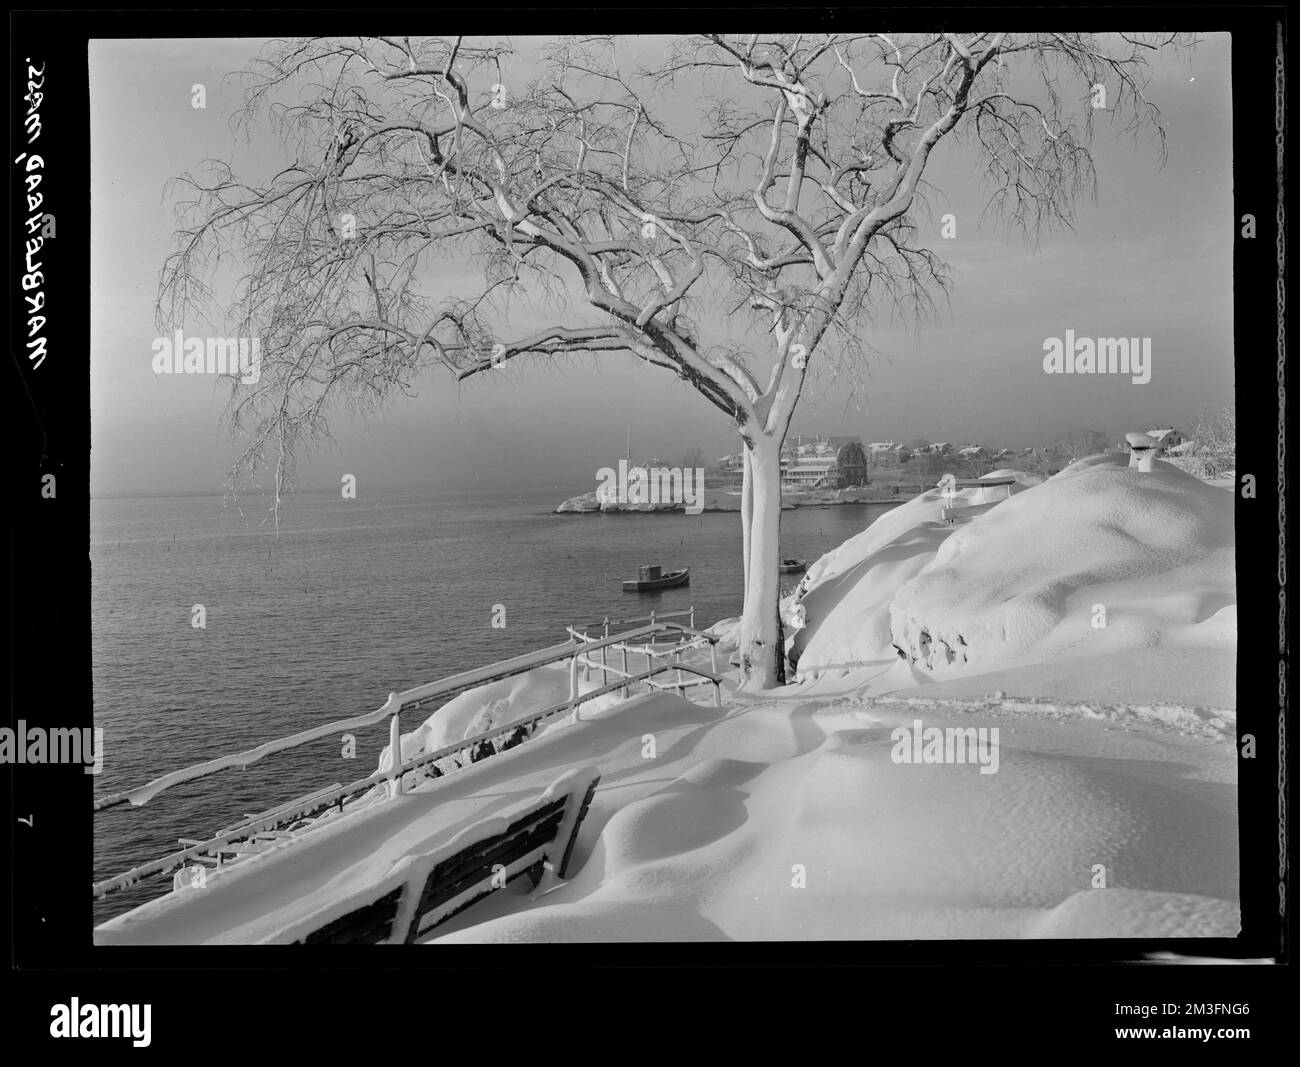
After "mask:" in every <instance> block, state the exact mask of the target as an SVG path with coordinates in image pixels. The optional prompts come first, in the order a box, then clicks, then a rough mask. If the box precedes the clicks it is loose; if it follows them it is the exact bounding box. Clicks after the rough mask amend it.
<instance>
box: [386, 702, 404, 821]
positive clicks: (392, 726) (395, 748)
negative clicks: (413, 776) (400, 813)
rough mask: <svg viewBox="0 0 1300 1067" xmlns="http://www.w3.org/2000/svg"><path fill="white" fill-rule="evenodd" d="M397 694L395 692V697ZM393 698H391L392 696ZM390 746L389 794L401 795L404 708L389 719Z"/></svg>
mask: <svg viewBox="0 0 1300 1067" xmlns="http://www.w3.org/2000/svg"><path fill="white" fill-rule="evenodd" d="M396 695H397V694H393V696H394V697H395V696H396ZM390 699H391V698H390ZM388 746H389V751H390V752H392V754H393V764H392V778H391V783H392V786H391V789H390V790H389V796H393V797H396V796H400V795H401V793H402V771H401V767H402V709H401V707H400V706H399V707H398V709H397V710H396V711H395V712H393V717H392V718H391V719H389V720H388Z"/></svg>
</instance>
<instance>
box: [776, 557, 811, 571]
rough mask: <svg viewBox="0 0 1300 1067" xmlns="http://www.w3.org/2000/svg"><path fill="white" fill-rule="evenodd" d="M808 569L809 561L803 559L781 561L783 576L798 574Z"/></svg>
mask: <svg viewBox="0 0 1300 1067" xmlns="http://www.w3.org/2000/svg"><path fill="white" fill-rule="evenodd" d="M807 569H808V562H807V560H802V559H783V560H782V561H781V573H782V574H798V573H799V572H800V571H806V570H807Z"/></svg>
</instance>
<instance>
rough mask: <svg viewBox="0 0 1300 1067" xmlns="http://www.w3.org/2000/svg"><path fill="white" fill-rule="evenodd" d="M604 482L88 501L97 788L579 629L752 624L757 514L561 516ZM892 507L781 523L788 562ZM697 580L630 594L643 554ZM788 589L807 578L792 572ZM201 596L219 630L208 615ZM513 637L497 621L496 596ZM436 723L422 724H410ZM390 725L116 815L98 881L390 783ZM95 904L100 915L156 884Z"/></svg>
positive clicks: (366, 705) (368, 706) (98, 847)
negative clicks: (745, 520)
mask: <svg viewBox="0 0 1300 1067" xmlns="http://www.w3.org/2000/svg"><path fill="white" fill-rule="evenodd" d="M585 488H586V487H582V486H579V487H574V488H571V489H568V490H566V489H563V488H560V489H552V490H547V491H545V492H540V491H539V492H531V493H526V494H522V495H521V494H518V493H513V492H497V493H487V492H480V493H463V492H461V493H441V494H433V493H428V492H423V493H401V492H395V493H391V494H388V495H382V496H373V497H369V498H365V497H363V498H360V499H356V500H344V499H342V498H341V497H340V496H339V494H337V493H330V494H325V493H322V494H295V495H294V496H292V497H291V498H290V499H289V500H288V501H287V503H286V505H285V506H284V508H283V509H282V515H281V521H280V529H279V533H278V536H277V534H276V532H275V530H274V528H273V527H272V526H271V525H270V524H267V525H260V523H261V520H262V518H263V515H264V513H263V512H261V511H256V510H255V511H253V512H249V511H247V509H246V511H245V514H244V515H241V514H240V513H239V512H238V511H237V510H235V509H234V508H231V507H227V506H226V505H225V504H224V503H223V501H222V499H221V498H220V497H150V498H124V499H99V500H95V501H92V503H91V531H90V533H91V543H90V556H91V568H92V571H91V573H92V579H91V627H92V666H93V681H94V700H95V725H97V726H100V727H102V728H103V729H104V768H103V772H102V773H101V774H100V775H99V776H98V777H97V778H96V780H95V790H96V794H97V795H98V794H102V793H109V792H116V791H118V790H121V789H124V788H128V787H131V786H134V785H138V784H141V783H143V782H145V781H147V780H149V779H151V778H154V777H157V776H158V775H160V774H163V773H165V772H167V771H170V770H174V769H177V768H179V767H183V766H186V765H188V764H191V763H195V762H199V761H201V760H205V759H210V758H212V757H214V756H218V755H223V754H226V753H229V752H233V751H237V750H239V749H243V748H248V747H252V746H254V745H257V744H260V743H261V742H263V741H267V740H270V739H272V738H275V737H279V736H281V735H284V734H287V733H292V732H294V731H297V730H302V729H305V728H307V727H310V726H313V725H317V724H320V723H323V722H328V721H330V720H332V719H339V718H344V717H346V716H349V715H355V714H357V713H359V712H363V711H369V710H372V709H374V708H377V707H379V706H380V705H381V704H382V703H383V702H384V700H385V699H386V698H387V695H388V693H389V691H390V690H401V689H407V688H410V687H411V686H414V685H417V684H419V683H421V682H428V681H433V680H435V679H437V678H441V677H444V676H446V675H449V674H454V673H456V672H458V671H463V670H468V669H470V668H473V667H477V666H481V665H483V664H486V663H489V662H491V661H493V660H498V659H504V658H506V657H509V656H513V655H517V654H519V653H521V652H526V651H529V650H531V649H536V648H541V647H544V646H546V645H550V644H555V643H558V642H560V641H562V640H564V639H565V637H566V635H565V633H564V627H565V626H566V625H567V624H570V623H574V624H581V623H584V622H592V621H594V620H598V619H600V618H602V617H603V616H606V615H608V616H610V617H611V618H624V617H630V616H640V615H646V614H648V613H649V612H650V610H652V609H653V610H655V611H656V612H663V611H676V610H679V609H683V608H686V607H689V606H690V605H692V604H693V605H694V606H695V610H696V624H697V625H698V626H700V627H704V626H708V625H710V624H712V623H713V622H715V621H717V620H718V619H720V618H725V617H728V616H734V615H737V614H739V611H740V603H741V553H740V516H739V515H738V514H734V513H709V514H703V515H696V516H690V515H684V514H671V513H667V514H644V515H555V514H552V513H551V509H553V508H554V507H555V505H556V504H558V503H559V502H560V501H561V500H563V499H565V498H566V497H567V496H571V495H574V494H575V493H578V492H582V491H584V490H585ZM891 506H892V505H874V504H867V505H850V506H837V507H828V508H811V509H798V510H795V511H787V512H785V513H783V515H782V519H781V529H782V554H783V555H786V556H799V557H802V558H806V559H808V560H809V561H810V562H811V561H812V560H813V559H816V558H817V557H818V556H819V555H821V554H822V553H823V552H825V551H827V550H829V549H831V548H833V547H835V546H836V545H838V544H840V543H841V542H842V541H844V540H845V539H846V538H848V537H850V536H852V535H853V534H855V533H857V532H859V531H860V530H862V529H863V528H865V527H866V526H867V525H868V524H869V523H870V522H871V521H872V520H874V519H875V517H876V516H877V515H879V514H881V513H882V512H884V511H887V510H888V509H889V508H890V507H891ZM647 562H658V563H662V564H663V565H664V567H665V569H669V568H671V567H677V566H689V567H690V568H691V584H690V585H689V586H688V587H685V588H680V589H672V590H665V591H663V592H661V593H656V594H642V595H632V594H624V593H622V592H621V589H620V584H619V583H620V581H621V579H622V578H624V577H631V576H634V575H635V573H636V568H637V566H638V565H639V564H641V563H647ZM787 577H788V578H789V580H790V583H791V584H793V583H794V582H795V581H797V579H798V576H797V575H794V576H787ZM196 604H202V605H203V607H204V609H205V611H206V627H205V628H203V629H197V628H195V627H193V626H192V625H191V618H192V615H191V612H192V609H193V607H194V605H196ZM496 604H501V605H504V607H505V612H506V626H505V628H504V629H493V627H492V625H491V621H492V615H493V606H494V605H496ZM417 724H418V723H417V722H411V723H409V724H405V723H404V724H403V725H404V727H405V728H406V729H412V728H414V727H415V726H416V725H417ZM386 741H387V733H386V728H385V727H376V728H375V729H374V730H373V731H370V732H364V733H361V734H359V735H358V737H357V747H358V752H357V758H356V760H355V761H348V762H344V761H341V760H340V758H339V757H340V742H339V740H338V739H337V738H331V739H328V740H323V741H320V742H317V743H315V744H311V745H306V746H303V747H302V748H300V749H297V750H294V751H291V752H286V753H281V754H277V755H275V756H271V757H268V758H267V759H265V760H264V761H262V762H261V763H258V764H254V765H253V766H251V767H249V768H247V769H245V770H230V771H225V772H223V773H221V774H218V775H215V776H213V777H211V778H208V779H205V780H202V781H199V782H194V783H187V784H186V785H183V786H177V787H176V788H174V789H172V790H169V791H167V792H165V793H163V794H162V795H161V796H159V797H157V798H155V799H154V800H153V801H152V802H150V804H149V805H148V806H147V807H145V808H119V809H113V810H110V811H108V812H105V813H102V814H101V815H99V816H97V819H96V826H95V831H96V833H95V857H94V877H95V879H96V880H98V879H101V878H104V877H108V876H110V875H112V874H116V873H119V872H121V871H123V870H125V869H127V868H128V867H130V866H132V865H134V864H137V863H140V862H143V861H145V860H148V859H152V858H155V857H157V856H160V855H162V854H164V853H165V852H167V851H170V850H172V849H174V848H176V847H177V838H178V837H182V836H185V837H201V836H204V835H206V834H209V833H212V832H215V831H217V830H218V829H220V828H221V827H223V826H226V825H228V824H230V823H232V822H235V821H236V820H238V819H239V818H241V817H242V816H243V815H245V814H251V813H254V812H257V811H261V810H265V809H266V808H268V807H270V806H272V805H274V804H276V803H279V802H281V801H284V800H287V799H290V798H292V797H293V796H295V795H298V794H300V793H303V792H307V791H309V790H312V789H316V788H321V787H324V786H327V785H329V784H331V783H332V782H336V781H337V782H347V781H352V780H355V779H356V778H360V777H363V776H364V775H365V774H367V773H369V772H370V771H372V770H373V769H374V767H375V764H376V762H377V760H378V755H379V751H380V749H381V748H382V747H383V745H384V744H385V743H386ZM156 886H157V883H155V888H153V889H147V888H143V887H142V888H140V889H137V890H132V891H131V892H128V893H122V894H116V895H114V896H113V897H111V898H109V900H108V901H107V902H103V903H99V904H97V905H96V912H95V919H96V921H97V922H99V921H102V920H103V919H105V918H108V917H109V916H111V915H113V914H117V913H118V912H121V911H123V910H126V909H127V908H129V907H133V906H134V905H135V904H137V903H139V902H140V900H141V899H144V898H147V897H148V896H150V895H152V894H153V893H156V892H157V891H158V889H157V888H156Z"/></svg>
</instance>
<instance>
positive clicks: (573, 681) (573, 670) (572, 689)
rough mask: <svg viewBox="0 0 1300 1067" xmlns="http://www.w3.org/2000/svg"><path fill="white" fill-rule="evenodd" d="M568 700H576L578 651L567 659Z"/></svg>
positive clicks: (575, 650)
mask: <svg viewBox="0 0 1300 1067" xmlns="http://www.w3.org/2000/svg"><path fill="white" fill-rule="evenodd" d="M569 699H570V700H577V699H578V651H577V649H574V652H573V655H572V656H571V657H570V658H569Z"/></svg>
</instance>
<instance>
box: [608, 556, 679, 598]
mask: <svg viewBox="0 0 1300 1067" xmlns="http://www.w3.org/2000/svg"><path fill="white" fill-rule="evenodd" d="M690 579H691V570H690V568H689V567H683V568H682V569H681V570H679V571H669V572H668V573H667V574H664V573H663V568H662V567H660V566H659V564H657V563H655V564H646V565H645V566H643V567H641V568H640V570H639V571H638V573H637V577H635V578H624V579H623V592H625V593H648V592H651V591H652V590H655V589H672V588H673V587H674V586H678V585H686V584H687V583H688V582H689V581H690Z"/></svg>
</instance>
